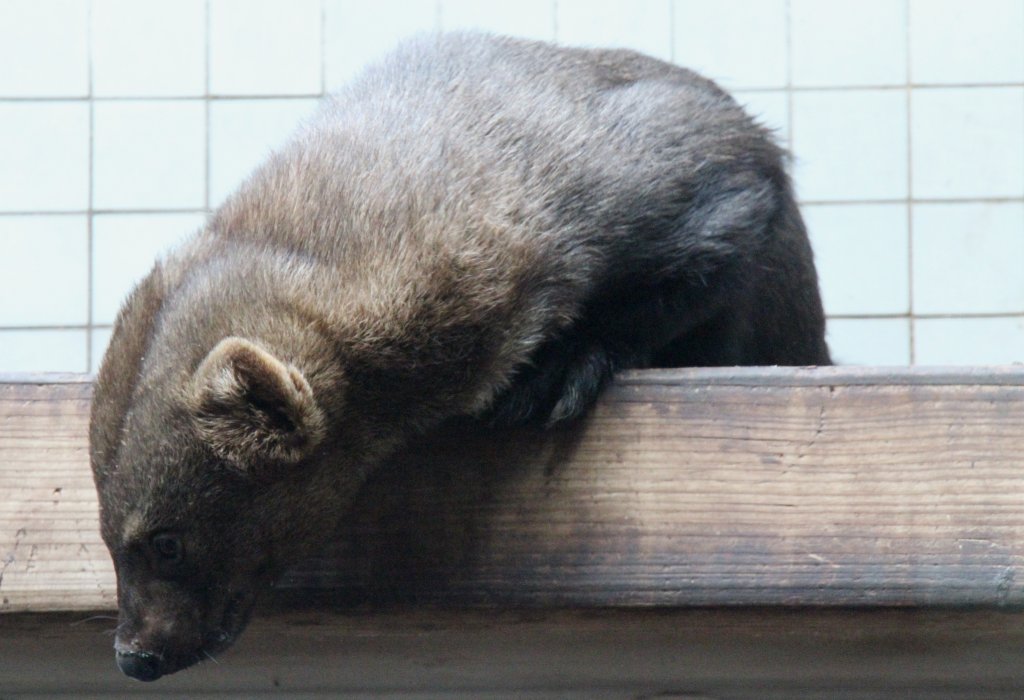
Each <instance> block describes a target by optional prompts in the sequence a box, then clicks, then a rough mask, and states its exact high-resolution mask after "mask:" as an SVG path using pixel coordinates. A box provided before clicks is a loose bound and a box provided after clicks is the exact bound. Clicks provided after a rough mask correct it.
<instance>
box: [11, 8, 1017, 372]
mask: <svg viewBox="0 0 1024 700" xmlns="http://www.w3.org/2000/svg"><path fill="white" fill-rule="evenodd" d="M466 27H479V28H484V29H487V30H491V31H498V32H505V33H510V34H516V35H519V36H525V37H531V38H538V39H548V40H552V39H553V40H557V41H560V42H562V43H567V44H590V45H597V44H600V45H608V46H612V45H614V46H626V47H632V48H636V49H640V50H643V51H645V52H647V53H650V54H653V55H656V56H659V57H662V58H665V59H668V60H672V61H675V62H677V63H680V64H683V65H687V66H690V67H692V68H696V69H698V70H700V71H702V72H704V73H706V74H708V75H709V76H711V77H713V78H715V79H716V80H718V81H719V82H720V83H721V84H723V85H724V86H725V87H727V88H728V89H730V90H732V91H734V93H735V94H736V96H737V98H738V99H739V100H740V101H741V102H743V103H744V104H746V105H747V106H748V108H749V109H750V110H751V111H752V112H754V113H755V114H758V115H759V116H760V118H761V119H762V121H764V122H765V123H766V124H768V125H770V126H771V127H773V128H774V129H776V131H777V133H778V136H779V138H780V139H781V140H782V141H783V142H784V143H786V144H787V145H788V146H789V147H790V148H791V150H792V151H793V153H794V164H793V173H794V177H795V179H796V182H797V186H798V193H799V196H800V198H801V202H802V206H803V211H804V214H805V217H806V220H807V223H808V226H809V228H810V230H811V237H812V242H813V243H814V246H815V249H816V254H817V260H818V266H819V271H820V275H821V284H822V292H823V295H824V300H825V306H826V311H827V312H828V314H829V321H830V322H829V338H830V342H831V344H832V347H833V350H834V354H835V356H836V358H837V360H839V361H841V362H846V363H869V364H906V363H908V362H917V363H929V364H931V363H935V364H950V363H953V364H959V363H989V362H992V363H1001V362H1012V361H1022V360H1024V0H504V1H500V0H499V1H495V2H479V1H478V0H375V1H374V2H365V1H364V0H360V1H357V0H173V1H172V0H0V67H2V68H0V373H2V372H5V371H47V370H49V371H88V370H92V369H95V367H96V365H97V363H98V360H99V357H100V356H101V354H102V352H103V348H104V347H105V345H106V343H107V340H108V339H109V335H110V324H111V321H112V319H113V317H114V314H115V313H116V309H117V307H118V305H119V304H120V301H121V299H122V298H123V296H124V294H125V293H126V291H127V290H128V289H129V288H130V286H131V284H132V283H133V281H134V280H135V279H137V278H138V276H140V275H142V274H143V273H144V272H145V270H146V269H147V268H148V266H149V265H150V263H151V261H152V259H153V258H154V256H155V255H157V254H158V252H159V251H161V250H165V249H166V248H167V247H169V246H172V245H174V244H175V243H176V242H178V241H180V240H182V239H183V238H184V237H185V236H188V235H189V234H190V233H191V232H193V231H195V230H196V229H197V228H198V227H200V226H201V225H202V221H203V217H204V215H205V213H206V212H207V211H209V209H210V208H211V207H214V206H216V205H217V203H218V202H220V201H221V200H222V199H223V198H224V197H225V196H226V195H227V194H228V193H229V192H231V190H232V189H233V188H234V187H235V186H237V183H238V182H239V181H240V180H241V179H242V178H243V177H245V175H246V174H247V173H248V172H249V171H250V169H251V168H252V167H253V166H254V165H255V164H256V163H257V162H259V161H260V160H261V159H262V158H263V157H264V156H265V155H266V153H267V150H268V149H269V148H270V147H272V146H273V145H274V144H276V143H279V142H281V141H282V140H283V139H284V138H285V136H286V135H287V134H288V133H289V131H290V130H291V129H292V128H293V127H294V126H295V125H296V124H297V123H298V122H299V121H300V120H301V119H302V118H303V117H304V116H305V115H307V114H309V113H310V112H311V111H312V109H313V107H314V105H315V103H316V99H317V98H318V97H319V96H320V95H322V94H323V93H324V92H325V91H329V90H330V89H331V88H332V87H333V86H337V85H340V84H341V83H343V82H344V81H346V80H348V79H349V78H350V77H351V76H352V75H353V74H355V73H356V72H357V71H358V70H359V69H360V67H361V66H362V65H364V64H365V62H366V61H368V60H371V59H373V58H375V57H377V56H379V55H380V54H382V53H384V52H385V51H386V50H387V49H388V48H389V47H390V46H392V45H393V44H394V43H395V42H396V41H398V40H399V39H400V38H401V37H403V36H406V35H409V34H412V33H415V32H418V31H424V30H427V31H430V30H436V29H456V28H466Z"/></svg>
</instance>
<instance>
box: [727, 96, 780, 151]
mask: <svg viewBox="0 0 1024 700" xmlns="http://www.w3.org/2000/svg"><path fill="white" fill-rule="evenodd" d="M732 96H733V97H735V98H736V101H737V102H739V103H740V104H741V105H743V107H744V109H746V110H747V114H749V115H751V116H752V117H754V118H755V119H757V121H758V123H759V124H761V125H762V126H765V127H768V128H769V129H771V130H772V131H773V132H774V133H775V139H776V141H777V142H778V143H779V144H780V145H782V146H788V144H789V94H788V93H786V92H785V91H784V90H749V91H743V90H737V91H736V92H734V93H732Z"/></svg>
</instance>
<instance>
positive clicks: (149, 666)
mask: <svg viewBox="0 0 1024 700" xmlns="http://www.w3.org/2000/svg"><path fill="white" fill-rule="evenodd" d="M117 667H118V668H119V669H121V672H122V673H124V674H125V675H126V676H131V677H132V678H135V679H136V680H140V681H155V680H156V679H157V678H159V677H160V676H162V675H163V671H161V670H160V657H159V656H157V655H156V654H150V653H149V652H147V651H119V652H117Z"/></svg>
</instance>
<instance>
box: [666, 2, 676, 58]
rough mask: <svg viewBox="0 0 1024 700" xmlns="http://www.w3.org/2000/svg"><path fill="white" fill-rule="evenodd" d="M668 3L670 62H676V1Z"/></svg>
mask: <svg viewBox="0 0 1024 700" xmlns="http://www.w3.org/2000/svg"><path fill="white" fill-rule="evenodd" d="M667 2H668V60H669V62H670V63H675V62H676V0H667Z"/></svg>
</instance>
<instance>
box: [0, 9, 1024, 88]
mask: <svg viewBox="0 0 1024 700" xmlns="http://www.w3.org/2000/svg"><path fill="white" fill-rule="evenodd" d="M555 26H556V30H555V31H556V32H557V22H556V24H555ZM907 87H910V88H912V89H914V90H954V89H955V90H975V89H977V90H984V89H1009V88H1024V83H927V84H917V85H915V84H913V83H911V84H909V86H908V84H907V83H902V84H900V85H819V86H808V85H783V86H779V85H769V86H764V85H760V86H758V85H742V84H740V85H729V92H782V91H787V92H794V93H801V92H863V91H868V90H874V91H877V90H886V91H897V90H906V89H907ZM320 96H321V93H319V92H290V93H272V92H266V93H246V94H222V93H214V92H207V93H206V94H203V95H145V94H140V95H97V96H95V97H88V96H85V97H83V96H59V95H50V96H45V97H16V96H0V104H7V103H19V102H22V103H23V102H44V103H45V102H89V101H93V102H131V101H143V100H145V101H147V102H178V101H182V100H196V99H201V98H203V97H207V98H210V99H216V100H260V99H267V100H288V99H295V100H301V99H308V98H310V97H320Z"/></svg>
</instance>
